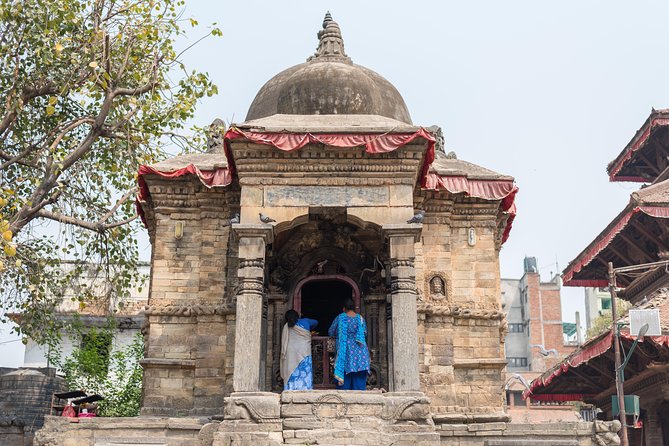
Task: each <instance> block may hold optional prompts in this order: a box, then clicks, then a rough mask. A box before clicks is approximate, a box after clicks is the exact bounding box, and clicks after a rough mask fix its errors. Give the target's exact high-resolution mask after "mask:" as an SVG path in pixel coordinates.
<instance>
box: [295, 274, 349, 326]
mask: <svg viewBox="0 0 669 446" xmlns="http://www.w3.org/2000/svg"><path fill="white" fill-rule="evenodd" d="M349 297H353V289H352V288H351V285H349V284H348V283H346V282H340V281H338V280H332V281H318V282H310V283H306V284H305V285H304V286H303V287H302V316H304V317H308V318H311V319H316V320H317V321H318V326H317V327H316V331H318V335H319V336H327V335H328V328H330V325H331V324H332V321H333V320H334V318H335V317H337V315H338V314H339V313H341V310H342V307H343V305H344V301H345V300H346V299H347V298H349Z"/></svg>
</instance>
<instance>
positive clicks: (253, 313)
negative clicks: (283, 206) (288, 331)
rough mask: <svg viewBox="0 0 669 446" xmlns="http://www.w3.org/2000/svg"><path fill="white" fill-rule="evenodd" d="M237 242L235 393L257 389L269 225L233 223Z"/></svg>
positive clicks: (271, 233)
mask: <svg viewBox="0 0 669 446" xmlns="http://www.w3.org/2000/svg"><path fill="white" fill-rule="evenodd" d="M232 229H233V231H234V232H235V235H236V236H237V237H238V239H239V269H238V271H237V278H238V281H239V283H238V291H237V307H236V316H235V317H236V322H235V356H234V372H233V373H234V375H233V380H232V386H233V389H234V391H235V392H258V391H260V390H262V389H261V383H262V379H261V377H262V375H261V373H262V372H261V370H260V368H261V360H260V359H261V358H260V357H261V353H262V350H263V348H262V339H263V336H262V334H263V333H262V325H263V324H262V314H263V291H264V288H263V287H264V277H265V248H266V246H267V244H269V243H272V237H273V232H272V231H273V230H272V226H270V225H249V224H235V225H233V226H232Z"/></svg>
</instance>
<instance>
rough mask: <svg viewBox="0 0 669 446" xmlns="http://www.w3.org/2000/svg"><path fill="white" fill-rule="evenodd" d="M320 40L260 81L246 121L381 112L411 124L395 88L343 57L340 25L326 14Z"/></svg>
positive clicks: (376, 113)
mask: <svg viewBox="0 0 669 446" xmlns="http://www.w3.org/2000/svg"><path fill="white" fill-rule="evenodd" d="M318 38H319V44H318V49H317V51H316V54H314V55H313V56H312V57H310V58H309V59H307V61H306V62H305V63H303V64H299V65H295V66H294V67H291V68H288V69H287V70H284V71H282V72H280V73H279V74H277V75H276V76H274V77H273V78H272V79H270V80H269V81H267V83H266V84H265V85H263V87H262V88H261V89H260V91H259V92H258V94H257V95H256V97H255V99H254V100H253V103H252V104H251V107H250V108H249V111H248V114H247V115H246V120H247V121H249V120H253V119H259V118H264V117H267V116H272V115H275V114H287V115H379V116H385V117H388V118H392V119H396V120H398V121H401V122H405V123H407V124H411V117H410V116H409V111H408V110H407V106H406V104H405V103H404V99H402V96H401V95H400V93H399V92H398V91H397V89H396V88H395V87H394V86H393V85H392V84H391V83H390V82H388V81H387V80H386V79H384V78H383V77H382V76H381V75H379V74H378V73H376V72H374V71H372V70H370V69H368V68H365V67H362V66H360V65H356V64H354V63H353V62H352V61H351V59H350V58H349V57H348V56H347V55H346V53H345V52H344V41H343V39H342V36H341V31H340V29H339V25H338V24H337V22H335V21H334V20H332V16H330V13H329V12H328V13H327V14H326V15H325V19H324V20H323V29H322V30H321V31H319V32H318Z"/></svg>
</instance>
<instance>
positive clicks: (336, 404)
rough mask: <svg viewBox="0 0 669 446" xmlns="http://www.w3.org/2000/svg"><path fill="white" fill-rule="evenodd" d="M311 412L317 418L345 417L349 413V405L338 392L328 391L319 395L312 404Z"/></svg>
mask: <svg viewBox="0 0 669 446" xmlns="http://www.w3.org/2000/svg"><path fill="white" fill-rule="evenodd" d="M311 412H312V413H313V414H314V416H315V417H316V418H318V419H319V420H322V419H324V418H344V417H345V416H346V414H347V413H348V405H347V404H346V403H344V399H343V398H342V397H341V396H339V395H336V394H332V393H328V394H325V395H322V396H320V397H318V399H317V400H316V401H315V402H314V404H313V405H312V406H311Z"/></svg>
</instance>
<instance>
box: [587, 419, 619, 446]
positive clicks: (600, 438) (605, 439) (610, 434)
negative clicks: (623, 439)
mask: <svg viewBox="0 0 669 446" xmlns="http://www.w3.org/2000/svg"><path fill="white" fill-rule="evenodd" d="M594 425H595V434H594V435H593V436H592V441H593V442H594V443H595V444H596V445H597V446H618V445H619V444H620V437H619V436H618V431H619V430H620V428H621V425H620V421H618V420H613V421H595V422H594Z"/></svg>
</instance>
